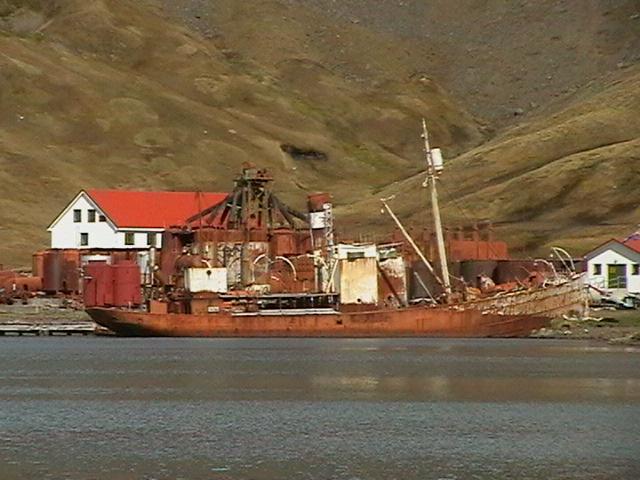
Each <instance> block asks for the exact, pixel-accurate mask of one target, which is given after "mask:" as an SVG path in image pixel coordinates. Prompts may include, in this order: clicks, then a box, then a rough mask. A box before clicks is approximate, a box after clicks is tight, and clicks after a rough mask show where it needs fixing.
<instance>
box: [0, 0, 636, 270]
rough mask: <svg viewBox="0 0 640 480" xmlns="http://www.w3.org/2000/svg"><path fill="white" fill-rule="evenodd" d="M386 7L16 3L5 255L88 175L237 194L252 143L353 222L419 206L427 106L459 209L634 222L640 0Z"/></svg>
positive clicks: (12, 0) (25, 253)
mask: <svg viewBox="0 0 640 480" xmlns="http://www.w3.org/2000/svg"><path fill="white" fill-rule="evenodd" d="M368 3H369V2H355V1H350V0H345V1H343V2H329V1H326V2H325V1H324V0H272V1H267V0H265V1H261V0H251V1H246V2H236V1H233V0H216V1H215V2H208V1H204V0H179V1H174V2H169V1H161V0H154V1H151V0H149V1H146V2H134V1H133V0H119V1H118V0H85V1H81V0H55V1H45V0H29V1H27V2H25V1H18V0H0V112H1V115H0V181H1V182H2V185H3V194H2V195H0V263H5V264H10V265H14V266H19V265H26V264H28V259H29V255H30V253H31V252H32V251H33V250H35V249H37V248H42V247H43V246H45V245H46V242H47V238H48V235H47V233H46V231H45V228H46V226H47V224H48V223H49V221H50V220H51V219H52V218H53V216H54V215H55V214H56V213H57V212H58V211H59V210H60V209H61V208H62V207H63V206H64V205H65V204H66V202H67V201H68V200H69V199H70V198H71V196H73V195H74V194H75V193H76V192H77V191H78V190H80V189H81V188H90V187H111V188H127V187H128V188H144V189H174V190H180V189H187V190H193V189H201V190H224V189H228V188H230V186H231V181H232V178H233V176H234V175H235V173H236V172H237V170H238V168H239V166H240V164H241V163H242V162H244V161H247V160H250V161H253V162H255V163H258V164H259V165H261V166H265V167H267V168H270V169H271V170H272V171H274V173H276V177H277V184H276V187H277V189H278V190H279V192H280V193H281V194H282V195H283V196H284V198H285V199H287V200H289V201H291V202H293V203H296V202H297V203H300V202H301V200H302V196H303V195H304V194H305V193H306V192H308V191H317V190H327V191H331V192H332V193H333V194H334V196H335V199H336V202H337V204H338V205H339V209H338V211H339V213H340V214H341V216H342V220H344V222H343V224H344V226H345V228H346V229H347V230H354V231H368V230H371V229H373V230H382V229H385V228H387V226H388V223H387V222H388V219H384V218H381V217H380V215H379V214H378V211H379V209H378V205H377V198H378V197H379V196H380V195H382V194H385V195H386V194H387V193H395V192H401V191H402V192H401V193H403V194H404V195H405V197H399V198H398V199H397V200H396V201H395V202H396V204H397V207H396V208H397V209H398V210H399V211H400V212H401V213H402V214H403V216H404V217H412V219H411V221H412V222H414V223H417V222H418V221H422V220H423V218H424V215H426V212H425V211H424V210H422V202H419V201H418V200H419V195H416V191H417V190H415V189H413V190H411V189H412V188H414V187H415V186H416V185H417V183H418V179H419V176H415V175H416V174H417V173H418V172H419V171H420V170H421V169H422V167H423V158H422V155H421V152H420V147H421V144H420V139H419V137H418V134H419V123H418V122H419V119H420V118H421V117H422V116H425V117H426V118H427V119H428V120H429V124H430V127H431V130H432V135H433V137H434V143H435V144H438V145H439V146H441V147H442V148H443V150H444V151H445V153H446V155H447V158H448V159H452V160H450V161H448V163H449V165H448V167H447V171H446V175H445V177H444V178H443V180H442V183H443V188H445V187H446V190H444V191H443V196H444V197H445V198H444V199H443V200H447V199H448V200H452V199H455V202H453V203H452V202H446V203H447V204H451V205H450V206H449V207H448V208H447V209H446V210H445V214H446V215H447V218H449V219H452V220H454V219H455V220H461V219H463V220H467V219H471V218H487V217H489V218H493V219H494V220H496V221H498V222H499V223H500V227H501V229H502V230H503V231H504V233H505V234H507V235H509V237H510V238H512V239H514V240H516V241H517V242H518V243H519V245H520V246H524V247H528V248H530V249H531V248H533V249H537V248H539V247H540V246H541V245H544V244H546V243H549V242H551V243H554V242H555V239H558V240H559V241H566V242H567V244H568V245H570V246H576V247H577V246H580V248H581V247H582V245H583V244H586V243H588V242H589V241H590V240H592V239H593V240H594V241H595V240H597V239H600V238H602V237H605V236H609V235H610V233H611V232H612V231H615V233H616V234H617V233H620V232H624V231H626V230H628V229H629V228H631V227H632V226H633V225H635V224H636V223H638V213H639V212H638V207H637V206H638V205H640V193H638V191H637V188H634V187H633V186H634V185H637V184H638V181H639V180H640V175H639V172H638V169H637V157H638V150H639V145H638V138H639V137H640V132H639V131H638V126H637V125H639V122H637V120H636V118H635V117H636V116H637V115H634V114H633V112H634V111H635V112H637V111H639V110H640V105H639V103H638V99H639V98H640V91H639V89H638V72H637V67H636V66H635V65H636V64H637V63H638V52H639V51H640V45H639V44H638V41H639V39H640V35H638V32H639V30H640V14H639V15H638V16H636V15H637V14H638V12H637V10H638V7H637V2H633V1H629V2H625V1H620V2H614V3H615V5H614V6H613V7H610V6H608V2H589V8H582V9H581V8H579V5H584V4H583V3H582V2H578V1H577V0H575V1H566V2H560V1H550V0H549V1H546V0H545V1H544V2H541V5H542V6H540V5H538V8H537V9H536V8H533V7H532V6H531V4H532V3H534V2H520V3H522V5H520V6H513V7H508V6H505V5H506V4H505V3H504V2H498V1H493V0H492V1H489V2H477V1H476V2H474V1H473V0H465V1H464V2H462V3H461V4H460V5H462V6H464V8H466V9H467V12H466V15H464V16H461V15H458V14H457V13H456V11H455V8H453V7H447V5H451V4H450V3H448V2H444V1H435V2H428V4H429V7H428V11H423V10H421V8H422V7H421V5H422V4H423V3H424V2H418V1H417V0H415V1H413V0H404V1H402V2H384V5H379V4H377V3H376V5H378V7H377V8H369V9H364V10H363V9H362V5H363V4H368ZM396 3H397V5H396ZM578 4H579V5H578ZM425 8H427V7H425ZM549 9H551V10H549ZM554 9H556V10H557V9H560V10H562V9H564V10H563V11H559V10H558V12H557V15H555V14H554V15H550V14H549V12H550V11H552V12H553V11H556V10H554ZM569 13H571V14H569ZM419 18H423V19H428V20H429V22H423V23H426V24H428V25H430V26H433V25H437V26H438V28H429V29H428V28H427V27H421V26H420V25H422V24H421V23H420V22H419V21H418V19H419ZM563 19H564V20H563ZM391 20H393V21H391ZM509 25H510V26H509ZM563 26H564V27H567V28H562V27H563ZM542 27H545V28H547V30H544V28H542ZM421 28H423V29H422V30H421ZM424 29H426V30H424ZM447 29H448V30H447ZM447 32H449V33H450V34H447ZM567 32H572V33H567ZM557 35H560V40H558V39H556V38H555V37H556V36H557ZM445 39H446V41H445ZM505 39H509V42H507V41H505ZM528 39H532V41H527V40H528ZM533 40H535V41H533ZM471 46H474V48H475V46H477V51H475V50H474V51H472V52H467V54H465V53H464V52H465V49H469V48H471ZM523 49H524V51H526V52H529V53H527V54H525V55H522V54H521V52H522V51H523ZM533 50H539V52H543V53H544V55H542V54H540V53H538V54H535V53H530V52H531V51H533ZM572 52H573V53H572ZM541 55H542V57H544V59H545V62H549V63H544V62H541V61H540V58H541ZM567 55H573V57H571V58H572V59H571V61H570V62H567V61H566V60H567V58H569V57H567ZM452 59H455V61H453V60H452ZM472 71H473V72H475V73H473V75H472V74H471V73H470V72H472ZM516 71H518V72H521V73H520V74H518V75H520V80H516V79H514V77H513V75H512V73H513V72H516ZM550 72H553V73H550ZM541 75H543V76H544V75H546V77H549V76H551V79H549V80H547V81H544V79H542V77H541ZM546 77H545V78H546ZM545 82H546V83H545ZM532 105H533V106H532ZM469 112H471V113H469ZM514 113H516V114H517V115H515V116H514ZM292 146H293V147H295V148H291V147H292ZM454 157H455V158H454ZM634 159H635V160H636V162H633V160H634ZM603 191H605V192H606V194H604V193H603ZM599 193H602V194H600V195H599ZM545 199H548V200H545ZM462 211H464V212H465V213H464V214H463V213H462ZM608 223H613V224H614V225H613V229H610V228H609V227H608V226H607V224H608ZM523 232H524V233H523Z"/></svg>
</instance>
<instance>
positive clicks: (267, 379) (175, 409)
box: [0, 338, 640, 480]
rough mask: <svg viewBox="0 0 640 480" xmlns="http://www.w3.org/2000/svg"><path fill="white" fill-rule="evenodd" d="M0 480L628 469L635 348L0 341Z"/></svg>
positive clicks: (627, 472) (541, 474)
mask: <svg viewBox="0 0 640 480" xmlns="http://www.w3.org/2000/svg"><path fill="white" fill-rule="evenodd" d="M0 408H2V415H1V416H0V465H2V475H1V476H0V478H2V479H3V480H4V479H9V480H13V479H22V478H25V479H26V478H55V479H57V478H69V479H72V480H76V479H78V480H79V479H85V478H92V479H99V480H102V479H105V480H107V479H109V480H113V479H142V478H157V479H175V478H188V479H246V478H251V479H265V480H267V479H268V480H271V479H282V478H294V479H295V478H301V479H306V478H310V479H315V478H322V479H324V478H336V479H354V478H361V479H389V478H398V479H436V478H457V479H467V478H471V479H485V478H486V479H489V478H491V479H493V478H518V479H520V478H524V479H536V480H537V479H545V480H546V479H547V478H571V479H572V478H576V479H578V478H580V479H583V478H584V479H594V480H595V479H601V478H630V479H631V478H633V479H635V478H640V476H637V473H638V472H639V468H640V462H639V460H638V459H639V458H640V456H639V455H638V453H639V452H640V449H639V447H638V434H637V431H638V425H640V355H638V351H637V350H632V351H628V350H627V349H624V348H615V347H608V346H599V345H594V344H588V343H576V342H544V341H493V340H489V341H478V340H468V341H456V340H335V341H334V340H239V339H229V340H197V339H173V340H170V339H167V340H162V339H146V340H134V339H44V338H43V339H2V340H0Z"/></svg>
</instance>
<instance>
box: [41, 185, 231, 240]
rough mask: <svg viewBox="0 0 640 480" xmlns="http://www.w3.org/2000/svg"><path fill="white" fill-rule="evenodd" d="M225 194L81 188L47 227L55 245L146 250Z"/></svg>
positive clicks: (219, 200) (218, 201)
mask: <svg viewBox="0 0 640 480" xmlns="http://www.w3.org/2000/svg"><path fill="white" fill-rule="evenodd" d="M225 197H226V194H224V193H202V192H140V191H129V190H82V191H81V192H80V193H78V194H77V195H76V196H75V198H74V199H73V200H72V201H71V202H70V203H69V204H68V205H67V206H66V207H65V208H64V210H62V212H60V214H59V215H58V216H57V217H56V218H55V220H54V221H53V222H51V225H49V228H48V229H47V230H48V231H49V232H51V248H63V249H67V248H69V249H76V248H78V249H108V250H114V249H134V250H141V249H148V248H150V247H156V248H159V247H161V246H162V244H161V242H162V238H161V234H162V232H164V230H165V229H166V228H168V227H171V226H176V225H182V224H184V223H185V221H186V220H187V218H189V217H191V216H193V215H195V214H196V213H198V212H200V211H201V210H203V209H205V208H207V207H210V206H213V205H216V204H218V203H220V202H221V201H223V200H224V199H225Z"/></svg>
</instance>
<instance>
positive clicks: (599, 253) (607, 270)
mask: <svg viewBox="0 0 640 480" xmlns="http://www.w3.org/2000/svg"><path fill="white" fill-rule="evenodd" d="M585 260H586V264H587V275H588V279H589V284H590V285H593V286H594V287H596V288H599V289H602V290H606V291H610V292H612V293H614V294H626V293H640V239H636V238H635V237H630V238H628V239H626V240H624V241H619V240H615V239H612V240H609V241H608V242H605V243H603V244H602V245H600V246H598V247H596V248H594V249H593V250H591V251H590V252H589V253H587V254H586V255H585Z"/></svg>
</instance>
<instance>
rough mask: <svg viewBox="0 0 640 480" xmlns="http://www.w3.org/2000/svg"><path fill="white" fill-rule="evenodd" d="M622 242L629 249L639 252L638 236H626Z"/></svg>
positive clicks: (639, 242)
mask: <svg viewBox="0 0 640 480" xmlns="http://www.w3.org/2000/svg"><path fill="white" fill-rule="evenodd" d="M622 243H624V244H625V245H626V246H627V247H629V248H630V249H631V250H635V251H636V252H638V253H640V238H636V237H635V236H634V237H632V238H628V239H626V240H625V241H624V242H622Z"/></svg>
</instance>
